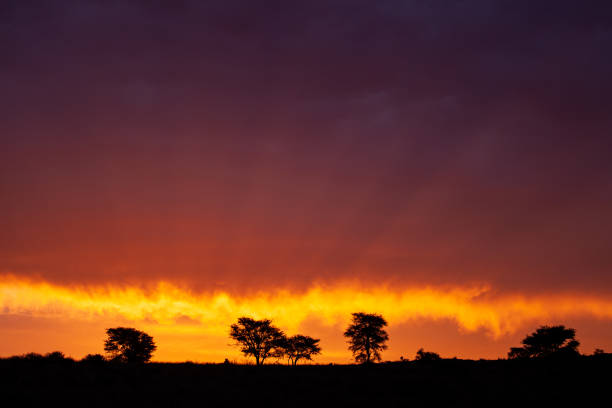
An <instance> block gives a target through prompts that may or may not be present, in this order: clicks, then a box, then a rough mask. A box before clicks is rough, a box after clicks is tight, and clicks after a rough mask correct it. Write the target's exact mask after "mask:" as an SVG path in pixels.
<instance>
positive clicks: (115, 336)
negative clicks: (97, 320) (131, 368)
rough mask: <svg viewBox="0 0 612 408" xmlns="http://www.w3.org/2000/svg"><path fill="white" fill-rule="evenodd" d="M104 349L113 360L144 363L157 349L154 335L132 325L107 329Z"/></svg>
mask: <svg viewBox="0 0 612 408" xmlns="http://www.w3.org/2000/svg"><path fill="white" fill-rule="evenodd" d="M106 335H107V339H106V341H105V342H104V351H106V353H107V354H108V355H109V357H110V359H111V360H114V361H120V362H123V363H144V362H147V361H149V360H150V359H151V356H152V354H153V352H154V351H155V350H156V349H157V346H156V345H155V342H154V341H153V337H151V336H149V335H148V334H146V333H144V332H141V331H139V330H136V329H134V328H131V327H115V328H112V329H106Z"/></svg>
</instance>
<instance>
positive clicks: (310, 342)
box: [283, 334, 321, 365]
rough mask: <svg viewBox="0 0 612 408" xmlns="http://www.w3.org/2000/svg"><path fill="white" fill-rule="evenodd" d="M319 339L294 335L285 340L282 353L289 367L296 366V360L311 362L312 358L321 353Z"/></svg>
mask: <svg viewBox="0 0 612 408" xmlns="http://www.w3.org/2000/svg"><path fill="white" fill-rule="evenodd" d="M319 341H321V340H320V339H313V338H312V337H310V336H304V335H301V334H296V335H295V336H292V337H289V338H288V339H286V340H285V344H284V347H283V348H284V349H285V350H284V351H285V354H286V355H287V358H288V359H289V362H290V363H291V365H297V362H298V360H301V359H304V360H311V361H312V356H313V355H315V354H320V353H321V347H320V346H319Z"/></svg>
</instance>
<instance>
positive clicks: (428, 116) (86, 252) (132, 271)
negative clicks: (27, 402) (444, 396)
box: [0, 0, 612, 363]
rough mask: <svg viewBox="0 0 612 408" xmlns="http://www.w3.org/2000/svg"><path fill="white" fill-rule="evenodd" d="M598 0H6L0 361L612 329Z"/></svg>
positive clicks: (467, 354)
mask: <svg viewBox="0 0 612 408" xmlns="http://www.w3.org/2000/svg"><path fill="white" fill-rule="evenodd" d="M610 49H612V6H610V4H609V2H607V1H589V2H582V1H577V0H576V1H566V0H558V1H538V2H532V1H523V0H519V1H491V0H465V1H455V2H428V1H417V0H405V1H400V0H380V1H376V2H372V1H360V0H354V1H348V0H347V1H333V0H332V1H308V2H287V1H261V2H252V1H247V0H230V1H205V2H204V1H187V0H184V1H183V0H178V1H173V2H162V1H101V0H80V1H76V0H74V1H52V2H51V1H33V0H22V1H17V0H5V1H2V2H1V3H0V50H1V54H2V57H1V58H0V221H1V228H0V356H8V355H14V354H22V353H26V352H30V351H36V352H48V351H53V350H61V351H64V352H65V353H66V354H69V355H72V356H73V357H75V358H80V357H82V356H83V355H85V354H87V353H100V352H102V351H103V340H104V330H105V328H108V327H114V326H120V325H123V326H131V327H137V328H140V329H143V330H145V331H147V332H148V333H149V334H151V335H152V336H153V337H154V338H155V339H156V341H157V343H158V351H157V352H156V354H155V356H154V359H156V360H157V361H185V360H190V361H212V362H220V361H223V360H224V359H225V358H230V359H233V360H236V361H243V359H244V358H243V357H242V356H241V355H240V353H239V351H238V349H237V348H236V347H234V346H233V345H232V344H231V341H230V339H229V337H228V333H229V325H230V324H231V323H234V322H235V320H236V319H237V318H238V317H240V316H243V315H248V316H252V317H255V318H271V319H272V320H273V321H274V322H275V324H277V325H278V326H279V327H280V328H281V329H283V330H284V331H286V332H287V333H288V334H295V333H304V334H308V335H312V336H315V337H318V338H321V345H322V348H323V353H322V355H321V356H320V357H318V358H317V359H316V361H319V362H340V363H344V362H349V361H351V355H350V352H349V351H348V350H347V347H346V342H345V339H343V338H342V332H343V330H344V328H345V327H346V325H347V324H348V322H349V319H350V314H351V313H352V312H358V311H363V312H372V313H381V314H382V315H383V316H385V317H386V318H387V320H388V321H389V327H388V331H389V334H390V342H389V349H388V350H387V351H386V352H385V353H384V354H383V358H384V359H388V360H395V359H399V357H400V356H403V357H404V358H413V357H414V353H415V352H416V350H417V349H419V348H420V347H424V348H425V349H427V350H431V351H436V352H438V353H440V354H441V355H442V356H445V357H453V356H458V357H461V358H481V357H482V358H498V357H504V356H505V355H506V353H507V351H508V348H509V347H510V346H516V345H518V343H519V342H520V340H521V339H522V338H523V337H524V336H525V335H526V334H528V333H530V332H532V331H533V330H535V328H537V327H538V326H540V325H543V324H565V325H569V326H571V327H574V328H576V330H577V338H578V339H579V340H580V341H581V343H582V346H581V348H580V350H581V351H582V352H584V353H591V352H592V351H593V349H594V348H595V347H597V348H603V349H606V350H610V349H612V297H611V295H612V248H611V246H612V244H611V242H612V241H611V235H610V234H611V232H610V231H612V205H611V203H612V161H611V160H610V153H611V152H612V149H611V146H612V143H611V134H612V115H610V112H612V102H611V99H610V95H611V94H612V79H611V77H610V72H612V53H610V52H609V50H610Z"/></svg>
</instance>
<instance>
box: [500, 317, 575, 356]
mask: <svg viewBox="0 0 612 408" xmlns="http://www.w3.org/2000/svg"><path fill="white" fill-rule="evenodd" d="M575 336H576V330H574V329H571V328H566V327H565V326H563V325H560V326H541V327H540V328H538V329H537V330H536V331H535V332H533V333H531V334H530V335H528V336H527V337H525V338H524V339H523V341H522V343H523V347H513V348H511V349H510V351H509V352H508V358H509V359H516V358H536V357H547V356H551V355H578V346H579V345H580V342H579V341H578V340H576V339H575Z"/></svg>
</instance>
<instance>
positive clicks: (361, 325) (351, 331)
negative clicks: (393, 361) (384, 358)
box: [344, 313, 389, 363]
mask: <svg viewBox="0 0 612 408" xmlns="http://www.w3.org/2000/svg"><path fill="white" fill-rule="evenodd" d="M385 326H387V321H386V320H385V319H384V318H383V317H382V316H381V315H378V314H368V313H353V321H352V323H351V325H350V326H349V327H348V328H347V329H346V331H345V332H344V337H347V338H348V339H349V340H348V342H349V350H351V351H352V352H353V356H354V357H355V361H357V362H358V363H370V362H372V361H380V352H381V351H383V350H386V349H387V345H386V344H385V343H386V342H387V340H389V335H388V334H387V332H386V331H385V330H384V329H383V327H385Z"/></svg>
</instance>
